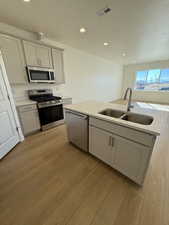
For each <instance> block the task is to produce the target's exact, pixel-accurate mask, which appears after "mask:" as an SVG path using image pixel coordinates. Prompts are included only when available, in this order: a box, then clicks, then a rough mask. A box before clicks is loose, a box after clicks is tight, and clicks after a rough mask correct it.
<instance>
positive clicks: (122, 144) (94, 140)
mask: <svg viewBox="0 0 169 225" xmlns="http://www.w3.org/2000/svg"><path fill="white" fill-rule="evenodd" d="M65 109H66V123H67V128H68V137H69V140H70V142H72V143H73V144H75V145H76V146H78V147H80V148H81V149H83V146H84V143H83V144H82V145H80V144H81V143H82V142H85V143H86V145H87V146H88V152H89V153H90V154H92V155H94V156H95V157H97V158H99V159H100V160H102V161H103V162H105V163H106V164H108V165H109V166H111V167H113V168H114V169H116V170H118V171H119V172H121V173H122V174H124V175H125V176H127V177H129V178H130V179H131V180H133V181H134V182H136V183H137V184H139V185H142V184H143V182H144V178H145V175H146V172H147V169H148V165H149V162H150V159H151V154H152V151H153V147H154V144H155V141H156V137H157V136H159V135H160V119H159V118H160V117H161V112H160V111H156V110H152V109H148V108H141V107H134V108H133V109H132V110H131V113H129V114H127V115H126V105H123V104H112V103H104V102H97V101H87V102H83V103H80V104H73V105H68V106H66V107H65ZM104 111H106V112H109V111H110V112H111V111H112V112H113V114H112V115H104V113H102V112H104ZM114 112H115V113H114ZM116 112H118V113H119V112H120V113H121V115H120V116H117V115H118V113H116ZM130 114H131V115H130ZM70 115H71V116H70ZM142 115H143V118H144V116H146V117H145V118H148V120H147V121H148V123H147V124H146V123H144V120H137V122H133V121H132V122H131V121H130V117H131V118H132V116H134V117H133V118H137V117H140V116H141V117H142ZM115 117H116V118H115ZM126 118H127V119H126ZM151 118H152V119H151ZM82 119H83V120H82ZM84 121H86V122H84ZM82 127H83V128H84V127H85V130H86V132H84V129H82ZM76 131H78V132H76ZM81 132H82V133H81ZM86 133H88V137H87V135H86ZM72 134H74V135H72ZM83 137H85V140H84V138H83Z"/></svg>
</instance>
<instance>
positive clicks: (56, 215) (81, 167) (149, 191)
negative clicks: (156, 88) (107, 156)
mask: <svg viewBox="0 0 169 225" xmlns="http://www.w3.org/2000/svg"><path fill="white" fill-rule="evenodd" d="M164 118H165V119H166V120H167V121H169V116H168V114H167V113H164ZM163 120H164V119H163ZM166 120H165V121H166ZM161 126H162V134H161V137H160V138H159V139H158V140H157V142H156V145H155V148H154V152H153V154H152V159H151V162H150V167H149V169H148V173H147V177H146V180H145V183H144V186H143V187H142V188H139V187H138V186H137V185H135V184H134V183H133V182H131V181H130V180H129V179H127V178H125V177H124V176H122V175H120V174H119V173H118V172H116V171H115V170H113V169H112V168H110V167H109V166H107V165H105V164H104V163H102V162H100V161H99V160H97V159H95V158H94V157H93V156H90V155H89V154H86V153H84V152H82V151H80V150H78V149H76V148H75V147H74V146H72V145H70V144H69V143H68V140H67V134H66V129H65V126H64V125H63V126H59V127H56V128H54V129H51V130H48V131H45V132H40V133H37V134H35V135H32V136H30V137H27V138H26V140H25V141H24V142H23V143H20V144H19V145H17V146H16V147H15V148H14V149H13V150H12V151H11V152H10V153H9V154H8V155H7V156H6V157H5V158H3V159H2V160H1V161H0V177H1V179H0V224H2V225H126V224H129V225H145V224H146V225H152V224H153V225H168V224H169V214H168V212H169V191H168V190H169V163H168V161H169V132H168V131H169V123H166V122H165V123H162V124H161Z"/></svg>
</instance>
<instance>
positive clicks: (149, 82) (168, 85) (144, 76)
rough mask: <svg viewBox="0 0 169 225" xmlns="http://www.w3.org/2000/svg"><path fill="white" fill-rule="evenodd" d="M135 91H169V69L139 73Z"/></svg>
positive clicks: (137, 73)
mask: <svg viewBox="0 0 169 225" xmlns="http://www.w3.org/2000/svg"><path fill="white" fill-rule="evenodd" d="M135 90H150V91H151V90H152V91H153V90H155V91H169V69H153V70H143V71H137V72H136V83H135Z"/></svg>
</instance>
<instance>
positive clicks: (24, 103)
mask: <svg viewBox="0 0 169 225" xmlns="http://www.w3.org/2000/svg"><path fill="white" fill-rule="evenodd" d="M36 103H37V102H35V101H31V100H29V99H25V100H21V101H16V102H15V105H16V107H19V106H24V105H32V104H36Z"/></svg>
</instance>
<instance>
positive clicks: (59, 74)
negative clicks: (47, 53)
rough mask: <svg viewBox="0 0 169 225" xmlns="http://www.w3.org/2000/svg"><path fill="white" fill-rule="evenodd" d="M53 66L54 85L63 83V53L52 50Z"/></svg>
mask: <svg viewBox="0 0 169 225" xmlns="http://www.w3.org/2000/svg"><path fill="white" fill-rule="evenodd" d="M52 58H53V66H54V70H55V81H56V84H63V83H65V76H64V64H63V51H61V50H58V49H52Z"/></svg>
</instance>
